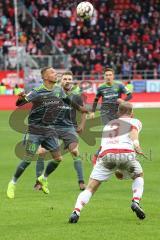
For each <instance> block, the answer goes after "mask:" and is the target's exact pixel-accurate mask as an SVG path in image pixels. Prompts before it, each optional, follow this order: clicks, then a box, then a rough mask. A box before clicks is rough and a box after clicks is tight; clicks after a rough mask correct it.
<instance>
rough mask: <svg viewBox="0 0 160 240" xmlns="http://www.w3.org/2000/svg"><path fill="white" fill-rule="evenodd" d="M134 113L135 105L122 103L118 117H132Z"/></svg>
mask: <svg viewBox="0 0 160 240" xmlns="http://www.w3.org/2000/svg"><path fill="white" fill-rule="evenodd" d="M132 112H133V105H132V103H130V102H122V103H120V104H119V107H118V115H119V116H122V115H128V116H130V115H131V114H132Z"/></svg>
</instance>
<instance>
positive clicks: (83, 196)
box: [74, 189, 92, 215]
mask: <svg viewBox="0 0 160 240" xmlns="http://www.w3.org/2000/svg"><path fill="white" fill-rule="evenodd" d="M91 197H92V193H91V192H90V191H89V190H87V189H86V190H84V191H83V192H81V193H80V194H79V196H78V198H77V202H76V205H75V208H74V211H76V213H77V215H80V211H81V210H82V208H83V207H84V206H85V205H86V204H87V203H88V202H89V200H90V198H91Z"/></svg>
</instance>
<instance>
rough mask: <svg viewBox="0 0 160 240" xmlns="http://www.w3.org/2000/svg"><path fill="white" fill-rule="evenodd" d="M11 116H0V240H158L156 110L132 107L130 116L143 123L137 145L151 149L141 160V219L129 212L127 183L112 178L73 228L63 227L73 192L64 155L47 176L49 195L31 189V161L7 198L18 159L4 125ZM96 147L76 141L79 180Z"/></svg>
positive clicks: (159, 136) (16, 137)
mask: <svg viewBox="0 0 160 240" xmlns="http://www.w3.org/2000/svg"><path fill="white" fill-rule="evenodd" d="M10 114H11V112H7V111H6V112H0V119H1V125H0V133H1V136H0V147H1V156H0V169H1V173H0V239H2V240H22V239H23V240H44V239H47V240H51V239H53V240H61V239H62V240H72V239H74V240H82V239H87V240H89V239H92V240H97V239H101V240H103V239H104V240H105V239H110V240H113V239H115V240H128V239H130V240H133V239H140V240H143V239H145V240H152V239H154V240H155V239H156V240H158V239H160V228H159V219H160V213H159V206H160V187H159V182H160V181H159V179H160V171H159V169H160V160H159V155H160V154H159V153H160V127H159V119H160V111H159V109H137V110H136V111H135V115H136V117H137V118H139V119H141V121H142V123H143V131H142V132H141V137H140V139H141V143H142V147H143V149H144V151H145V152H146V153H148V154H149V150H150V149H151V151H152V160H151V161H149V160H144V159H141V160H140V161H141V164H142V166H143V168H144V172H145V192H144V197H143V201H142V205H143V208H144V210H145V212H146V219H145V220H144V221H140V220H138V219H137V218H136V216H135V214H134V213H132V211H131V210H130V199H131V197H132V192H131V181H130V180H128V181H118V180H117V179H115V178H114V177H113V178H112V179H111V180H109V182H106V183H103V185H102V186H101V187H100V189H99V190H98V192H97V193H96V194H95V195H94V197H93V198H92V199H91V201H90V203H89V204H88V205H87V206H86V207H85V208H84V210H83V211H82V213H81V217H80V220H79V222H78V223H77V224H73V225H71V224H68V217H69V216H70V214H71V211H72V209H73V207H74V204H75V201H76V198H77V195H78V194H79V189H78V185H77V180H76V174H75V171H74V168H73V162H72V159H71V158H70V155H69V154H67V155H65V156H64V161H63V163H62V164H61V165H60V166H59V169H57V171H56V172H55V173H54V174H52V175H51V176H50V177H49V188H50V192H51V193H50V194H49V195H44V194H43V193H42V192H36V191H34V190H33V185H34V183H35V162H33V163H32V165H31V166H30V167H29V168H28V169H27V170H26V172H25V173H24V175H23V176H22V178H21V179H20V180H19V182H18V184H17V188H16V198H15V199H14V200H10V199H7V197H6V188H7V184H8V181H9V180H10V179H11V177H12V175H13V173H14V171H15V168H16V166H17V164H18V163H19V159H18V158H16V156H15V153H14V147H15V145H16V143H17V142H19V141H20V140H21V139H22V134H19V133H16V132H15V131H13V130H12V129H11V128H10V126H9V123H8V122H9V116H10ZM99 144H100V139H96V145H95V146H92V147H90V146H87V145H86V143H84V142H83V141H81V143H80V146H81V152H82V153H83V154H82V155H83V158H84V159H83V164H84V168H85V180H86V182H87V180H88V177H89V174H90V171H91V169H92V165H91V163H90V155H92V154H93V153H94V152H95V150H96V149H97V148H98V146H99Z"/></svg>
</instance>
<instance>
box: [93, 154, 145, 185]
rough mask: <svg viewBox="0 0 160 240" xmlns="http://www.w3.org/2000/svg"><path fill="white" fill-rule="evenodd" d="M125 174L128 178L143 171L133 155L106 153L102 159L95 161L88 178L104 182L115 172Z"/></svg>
mask: <svg viewBox="0 0 160 240" xmlns="http://www.w3.org/2000/svg"><path fill="white" fill-rule="evenodd" d="M117 169H118V170H120V171H121V172H122V173H123V172H125V174H126V175H127V176H129V177H130V178H132V177H134V176H135V175H137V174H140V173H143V169H142V167H141V164H140V163H139V161H138V160H136V155H135V153H118V154H115V153H107V154H106V155H105V156H103V157H102V158H99V159H97V162H96V165H95V166H94V168H93V170H92V172H91V175H90V178H92V179H95V180H98V181H106V180H108V179H109V178H110V176H111V175H112V174H113V173H114V172H115V171H116V170H117Z"/></svg>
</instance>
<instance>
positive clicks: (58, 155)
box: [51, 151, 63, 162]
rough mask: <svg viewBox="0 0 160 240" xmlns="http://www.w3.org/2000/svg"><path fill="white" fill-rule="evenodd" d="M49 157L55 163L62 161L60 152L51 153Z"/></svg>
mask: <svg viewBox="0 0 160 240" xmlns="http://www.w3.org/2000/svg"><path fill="white" fill-rule="evenodd" d="M51 155H52V158H53V159H54V160H55V161H59V162H61V161H62V159H63V158H62V155H61V152H60V151H55V152H51Z"/></svg>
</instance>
